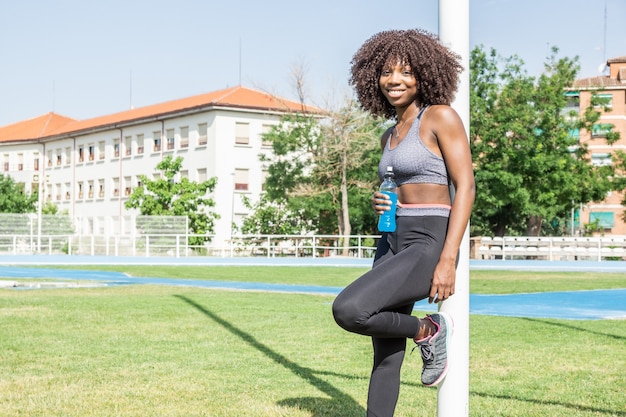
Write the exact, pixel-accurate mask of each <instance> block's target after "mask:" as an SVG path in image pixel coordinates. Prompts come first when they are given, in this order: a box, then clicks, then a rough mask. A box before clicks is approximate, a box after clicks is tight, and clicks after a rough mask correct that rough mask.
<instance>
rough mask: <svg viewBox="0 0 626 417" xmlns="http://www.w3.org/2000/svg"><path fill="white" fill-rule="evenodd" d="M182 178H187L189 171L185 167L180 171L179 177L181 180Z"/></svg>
mask: <svg viewBox="0 0 626 417" xmlns="http://www.w3.org/2000/svg"><path fill="white" fill-rule="evenodd" d="M183 178H187V179H189V171H187V170H186V169H185V170H181V171H180V179H181V180H182V179H183Z"/></svg>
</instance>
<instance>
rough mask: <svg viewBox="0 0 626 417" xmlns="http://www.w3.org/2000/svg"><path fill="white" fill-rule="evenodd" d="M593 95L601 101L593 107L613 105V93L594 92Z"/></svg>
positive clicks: (610, 106)
mask: <svg viewBox="0 0 626 417" xmlns="http://www.w3.org/2000/svg"><path fill="white" fill-rule="evenodd" d="M595 97H596V98H598V99H599V101H600V102H601V104H599V105H597V106H595V107H609V108H612V107H613V94H595Z"/></svg>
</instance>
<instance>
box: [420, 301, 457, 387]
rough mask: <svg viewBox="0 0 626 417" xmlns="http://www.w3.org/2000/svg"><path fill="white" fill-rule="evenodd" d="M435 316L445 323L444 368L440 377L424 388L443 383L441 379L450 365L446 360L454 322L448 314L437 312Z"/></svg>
mask: <svg viewBox="0 0 626 417" xmlns="http://www.w3.org/2000/svg"><path fill="white" fill-rule="evenodd" d="M437 314H439V315H440V316H441V317H443V319H444V321H445V322H446V366H445V367H444V368H443V372H442V373H441V375H439V378H437V379H436V380H435V382H433V383H432V384H424V386H425V387H434V386H436V385H439V383H440V382H441V381H443V379H444V378H445V377H446V375H447V374H448V365H449V364H450V360H449V359H448V352H449V351H450V339H451V338H452V335H453V334H454V320H452V317H451V316H450V315H449V314H448V313H443V312H439V313H437Z"/></svg>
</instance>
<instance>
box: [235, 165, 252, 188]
mask: <svg viewBox="0 0 626 417" xmlns="http://www.w3.org/2000/svg"><path fill="white" fill-rule="evenodd" d="M248 171H249V170H247V169H239V168H237V169H235V190H237V191H248V181H249V180H248Z"/></svg>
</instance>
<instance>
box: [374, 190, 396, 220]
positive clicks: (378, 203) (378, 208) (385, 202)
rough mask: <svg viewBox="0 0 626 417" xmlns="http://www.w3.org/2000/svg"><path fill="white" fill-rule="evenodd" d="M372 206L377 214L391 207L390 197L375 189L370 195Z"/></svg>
mask: <svg viewBox="0 0 626 417" xmlns="http://www.w3.org/2000/svg"><path fill="white" fill-rule="evenodd" d="M372 207H373V208H374V211H375V212H376V214H378V215H379V216H380V215H381V214H383V213H384V212H385V211H387V210H390V209H391V199H390V198H389V196H388V195H386V194H383V193H381V192H380V191H376V192H375V193H374V196H373V197H372Z"/></svg>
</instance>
